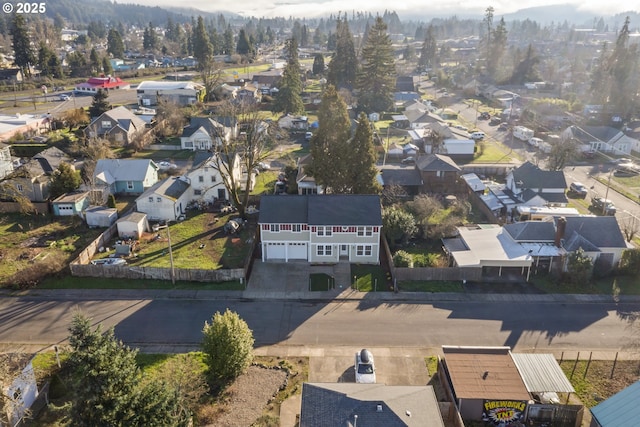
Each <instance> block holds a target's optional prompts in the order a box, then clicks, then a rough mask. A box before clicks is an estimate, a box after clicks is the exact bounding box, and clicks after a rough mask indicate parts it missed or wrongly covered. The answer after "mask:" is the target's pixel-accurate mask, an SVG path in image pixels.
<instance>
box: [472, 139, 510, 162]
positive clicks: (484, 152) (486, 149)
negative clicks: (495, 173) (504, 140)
mask: <svg viewBox="0 0 640 427" xmlns="http://www.w3.org/2000/svg"><path fill="white" fill-rule="evenodd" d="M480 144H482V146H481V147H480V146H478V151H477V152H476V155H475V156H474V158H473V161H472V162H471V163H510V162H512V161H513V159H514V158H518V154H517V153H515V152H513V151H510V150H509V149H508V148H507V147H504V146H503V145H501V144H498V143H497V142H481V143H480Z"/></svg>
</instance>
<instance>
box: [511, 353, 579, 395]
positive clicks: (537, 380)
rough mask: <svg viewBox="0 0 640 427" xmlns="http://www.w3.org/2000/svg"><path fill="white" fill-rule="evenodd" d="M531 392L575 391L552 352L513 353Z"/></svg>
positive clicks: (512, 355) (525, 383)
mask: <svg viewBox="0 0 640 427" xmlns="http://www.w3.org/2000/svg"><path fill="white" fill-rule="evenodd" d="M511 357H512V358H513V361H514V362H515V364H516V368H518V371H519V372H520V376H522V380H523V381H524V385H525V387H527V391H529V393H543V392H546V391H554V392H559V393H574V392H575V390H574V389H573V386H572V385H571V383H570V382H569V380H568V379H567V377H566V375H565V374H564V372H563V371H562V369H561V368H560V365H558V361H557V360H556V359H555V357H553V355H552V354H528V353H511Z"/></svg>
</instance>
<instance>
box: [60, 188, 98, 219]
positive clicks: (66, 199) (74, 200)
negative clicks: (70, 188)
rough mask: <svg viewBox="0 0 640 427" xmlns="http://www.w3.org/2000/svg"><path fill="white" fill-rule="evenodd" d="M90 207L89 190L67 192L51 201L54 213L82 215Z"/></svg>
mask: <svg viewBox="0 0 640 427" xmlns="http://www.w3.org/2000/svg"><path fill="white" fill-rule="evenodd" d="M88 207H89V192H88V191H84V192H81V193H67V194H63V195H62V196H60V197H58V198H57V199H55V200H54V201H53V202H51V208H52V209H53V215H55V216H73V215H79V216H80V215H82V212H83V211H84V210H85V209H87V208H88Z"/></svg>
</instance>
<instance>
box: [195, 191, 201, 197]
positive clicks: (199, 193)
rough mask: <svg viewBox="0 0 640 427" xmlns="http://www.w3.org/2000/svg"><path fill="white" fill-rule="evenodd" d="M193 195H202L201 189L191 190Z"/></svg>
mask: <svg viewBox="0 0 640 427" xmlns="http://www.w3.org/2000/svg"><path fill="white" fill-rule="evenodd" d="M193 195H194V196H200V195H202V190H193Z"/></svg>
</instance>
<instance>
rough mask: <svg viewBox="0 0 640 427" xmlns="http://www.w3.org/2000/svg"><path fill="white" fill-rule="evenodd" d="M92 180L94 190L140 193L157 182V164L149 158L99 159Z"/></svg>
mask: <svg viewBox="0 0 640 427" xmlns="http://www.w3.org/2000/svg"><path fill="white" fill-rule="evenodd" d="M93 181H94V188H93V190H94V191H103V192H107V193H111V194H136V195H137V194H142V193H143V192H144V191H145V190H146V189H147V188H149V187H151V186H152V185H154V184H155V183H157V182H158V165H156V164H155V163H154V162H153V160H149V159H100V160H98V162H97V163H96V168H95V171H94V172H93Z"/></svg>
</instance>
